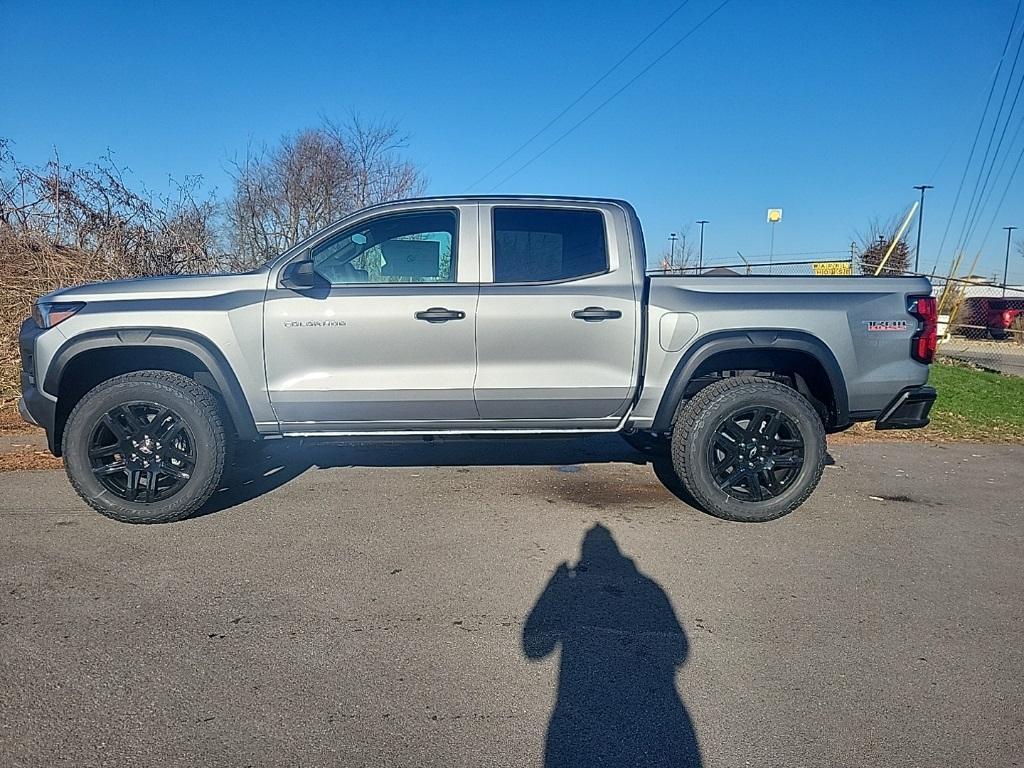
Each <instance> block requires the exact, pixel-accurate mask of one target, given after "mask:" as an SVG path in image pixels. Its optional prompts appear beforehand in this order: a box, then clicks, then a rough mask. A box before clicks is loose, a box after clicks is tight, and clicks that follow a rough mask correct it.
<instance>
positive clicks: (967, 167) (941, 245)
mask: <svg viewBox="0 0 1024 768" xmlns="http://www.w3.org/2000/svg"><path fill="white" fill-rule="evenodd" d="M1020 5H1021V0H1017V7H1016V8H1015V9H1014V11H1013V18H1012V19H1011V20H1010V28H1009V30H1007V32H1006V42H1005V43H1003V52H1002V53H1001V54H1000V55H999V62H998V64H997V65H996V69H995V72H993V73H992V84H991V85H990V86H989V89H988V97H987V98H986V99H985V107H984V109H982V111H981V120H979V121H978V130H977V131H975V133H974V141H973V142H972V143H971V151H970V153H969V154H968V155H967V163H966V165H964V172H963V174H961V176H960V184H959V185H958V186H957V188H956V196H955V197H954V198H953V208H952V209H951V210H950V212H949V217H948V218H947V219H946V227H945V229H944V230H943V232H942V240H941V241H940V242H939V248H938V250H937V251H936V252H935V265H934V266H933V267H932V272H933V273H934V272H935V270H936V269H938V268H939V259H940V258H941V257H942V249H943V248H944V247H945V245H946V237H947V236H948V235H949V228H950V226H951V224H952V223H953V216H954V215H955V214H956V209H957V206H958V205H959V204H960V194H961V192H963V188H964V184H965V183H966V182H967V174H968V172H969V171H970V169H971V163H972V162H973V160H974V152H975V150H976V149H977V148H978V139H980V138H981V131H982V129H983V128H984V127H985V118H986V117H987V116H988V108H989V105H990V104H991V103H992V95H993V94H994V93H995V91H996V83H998V82H999V73H1000V72H1001V71H1002V69H1003V61H1005V59H1006V52H1007V50H1009V48H1010V40H1012V39H1013V28H1014V27H1015V26H1016V24H1017V16H1018V15H1019V14H1020Z"/></svg>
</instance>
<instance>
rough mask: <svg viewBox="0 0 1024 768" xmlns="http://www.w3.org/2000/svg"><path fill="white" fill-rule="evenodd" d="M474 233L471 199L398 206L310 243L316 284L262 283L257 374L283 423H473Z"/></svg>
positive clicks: (367, 426)
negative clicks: (301, 287)
mask: <svg viewBox="0 0 1024 768" xmlns="http://www.w3.org/2000/svg"><path fill="white" fill-rule="evenodd" d="M477 240H478V239H477V233H476V208H475V206H457V207H453V208H438V209H436V210H435V209H432V210H423V209H417V210H410V211H407V212H403V211H402V210H401V209H400V210H399V211H398V212H393V213H386V214H378V215H377V216H374V217H371V218H367V219H364V220H362V221H359V222H357V223H354V224H353V225H352V226H350V227H346V228H344V229H343V230H342V231H340V232H338V233H337V234H335V235H333V236H331V237H328V238H327V239H325V240H324V241H323V242H321V243H319V244H316V245H314V246H313V247H312V249H311V250H310V251H309V253H308V256H309V257H311V258H312V261H313V264H314V269H315V272H316V274H317V276H318V277H319V279H320V280H321V282H322V283H323V284H322V286H321V287H319V288H317V289H312V290H308V291H301V292H300V291H295V290H290V289H287V288H283V287H280V286H279V284H274V285H271V286H270V289H269V291H268V297H267V302H266V310H265V312H264V323H265V348H266V375H267V387H268V390H269V393H270V400H271V403H272V405H273V407H274V411H275V413H276V415H277V418H278V420H279V421H280V423H281V428H282V430H283V431H285V432H324V431H327V432H363V431H381V430H399V431H404V430H416V429H430V428H431V427H432V426H434V425H438V424H445V425H449V426H457V425H460V424H471V423H473V422H476V420H477V419H478V418H479V414H478V413H477V410H476V406H475V403H474V399H473V376H474V373H475V368H476V351H475V340H474V333H475V328H474V323H475V321H476V301H477V293H478V290H479V286H478V283H477V274H478V251H477ZM278 280H279V279H278V278H277V277H275V278H274V282H275V283H278Z"/></svg>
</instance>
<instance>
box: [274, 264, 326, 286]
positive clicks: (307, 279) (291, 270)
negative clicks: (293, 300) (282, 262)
mask: <svg viewBox="0 0 1024 768" xmlns="http://www.w3.org/2000/svg"><path fill="white" fill-rule="evenodd" d="M316 279H317V274H316V272H315V271H314V269H313V260H312V259H305V260H303V261H293V262H292V263H291V264H289V265H288V266H287V267H285V268H284V272H282V273H281V287H282V288H288V289H290V290H293V291H307V290H309V289H310V288H312V287H314V286H315V285H316Z"/></svg>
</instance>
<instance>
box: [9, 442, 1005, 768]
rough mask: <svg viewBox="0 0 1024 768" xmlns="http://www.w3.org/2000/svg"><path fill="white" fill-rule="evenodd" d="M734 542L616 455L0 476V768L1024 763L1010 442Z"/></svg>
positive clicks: (972, 450) (499, 447) (396, 448)
mask: <svg viewBox="0 0 1024 768" xmlns="http://www.w3.org/2000/svg"><path fill="white" fill-rule="evenodd" d="M832 456H833V457H834V461H835V463H834V465H832V466H830V467H828V468H827V469H826V473H825V478H824V480H823V482H822V485H821V487H820V488H819V489H818V491H817V492H816V493H815V494H814V495H813V496H812V497H811V499H810V500H809V501H808V502H807V503H806V504H805V505H804V506H803V507H802V508H801V509H799V510H797V511H796V512H795V513H793V514H791V515H790V516H788V517H786V518H783V519H781V520H778V521H776V522H773V523H768V524H764V525H744V524H737V523H726V522H722V521H718V520H715V519H714V518H711V517H708V516H706V515H704V514H702V513H700V512H697V511H695V510H693V509H691V508H690V507H688V506H686V505H685V504H684V503H683V502H682V501H680V500H679V499H678V498H677V497H676V496H675V495H674V494H673V493H672V492H671V491H670V490H669V489H667V488H666V487H665V486H664V485H663V484H662V483H661V482H660V481H659V479H658V475H657V474H656V472H655V471H654V469H653V468H652V467H651V466H650V465H648V464H646V463H644V461H643V459H641V458H640V457H639V456H638V455H637V454H634V453H631V452H630V451H629V450H628V449H626V448H624V447H622V446H620V444H619V443H618V442H617V441H616V440H614V439H600V440H599V439H594V440H586V441H582V442H577V443H572V442H568V441H555V442H539V441H507V442H504V443H494V442H486V441H466V442H453V443H441V442H435V443H431V444H426V443H410V444H399V445H387V446H371V445H356V446H347V447H338V446H327V447H313V448H302V447H300V446H297V445H285V444H277V445H275V446H271V448H270V450H269V451H268V452H265V453H264V454H261V455H259V456H249V457H244V458H243V459H242V461H241V463H242V464H243V465H244V467H243V468H242V469H239V470H237V471H236V472H235V476H234V478H233V479H232V480H231V481H230V482H229V483H228V486H229V487H227V488H226V489H225V490H223V491H222V492H221V493H219V494H218V495H217V497H215V501H214V502H213V503H212V504H211V505H210V507H209V508H208V509H207V510H206V514H204V515H202V516H199V517H197V518H194V519H191V520H188V521H185V522H182V523H178V524H173V525H165V526H130V525H123V524H118V523H114V522H112V521H109V520H107V519H105V518H103V517H101V516H99V515H97V514H95V513H93V512H91V511H90V510H88V509H87V508H86V507H85V506H84V505H83V504H82V503H81V502H80V501H79V500H78V499H77V497H76V496H75V495H74V494H73V492H72V491H71V488H70V486H69V485H68V483H67V482H66V480H65V478H64V476H63V475H62V474H61V473H60V472H59V471H40V472H11V473H6V474H2V475H0V765H2V766H11V767H12V768H13V767H14V766H59V765H74V766H93V765H96V766H99V765H133V766H135V765H137V766H164V765H167V766H204V767H209V766H247V765H252V766H269V765H275V766H276V765H282V766H285V765H287V766H300V765H302V766H328V765H329V766H349V765H352V766H357V765H367V766H539V765H547V766H562V765H580V766H584V765H586V766H601V765H609V766H639V765H653V766H668V765H673V766H674V765H689V766H694V765H703V766H745V765H750V766H823V765H842V766H846V765H849V766H865V765H885V766H940V765H942V766H945V765H957V766H968V765H978V766H995V765H999V766H1013V765H1021V764H1024V757H1022V756H1024V735H1022V725H1024V686H1022V682H1024V674H1022V673H1024V643H1022V641H1021V638H1022V637H1024V601H1022V595H1024V567H1022V565H1024V519H1022V516H1024V504H1022V499H1024V447H1021V446H993V445H965V444H960V445H936V446H932V445H927V444H924V443H916V442H915V443H868V444H851V445H838V446H836V447H833V448H832Z"/></svg>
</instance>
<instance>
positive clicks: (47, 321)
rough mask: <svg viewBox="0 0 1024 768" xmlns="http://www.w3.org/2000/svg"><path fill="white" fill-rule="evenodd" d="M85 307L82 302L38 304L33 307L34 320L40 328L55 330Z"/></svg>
mask: <svg viewBox="0 0 1024 768" xmlns="http://www.w3.org/2000/svg"><path fill="white" fill-rule="evenodd" d="M84 306H85V304H84V303H83V302H81V301H65V302H37V303H36V304H33V305H32V319H33V320H35V321H36V325H38V326H39V327H40V328H53V326H55V325H59V324H60V323H63V322H64V321H65V320H67V319H68V318H69V317H71V316H72V315H73V314H75V312H77V311H78V310H80V309H81V308H82V307H84Z"/></svg>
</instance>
